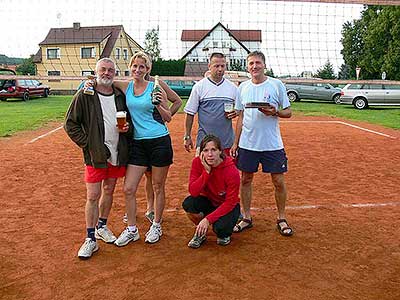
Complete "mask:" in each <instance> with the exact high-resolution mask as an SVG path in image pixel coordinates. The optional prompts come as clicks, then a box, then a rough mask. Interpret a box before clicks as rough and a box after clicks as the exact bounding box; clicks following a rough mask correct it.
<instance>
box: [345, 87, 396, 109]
mask: <svg viewBox="0 0 400 300" xmlns="http://www.w3.org/2000/svg"><path fill="white" fill-rule="evenodd" d="M340 103H341V104H352V105H354V107H355V108H357V109H364V108H367V107H368V106H369V105H388V106H389V105H400V84H394V85H393V84H371V83H369V84H354V83H351V84H347V85H346V86H345V87H344V88H343V89H342V94H341V97H340Z"/></svg>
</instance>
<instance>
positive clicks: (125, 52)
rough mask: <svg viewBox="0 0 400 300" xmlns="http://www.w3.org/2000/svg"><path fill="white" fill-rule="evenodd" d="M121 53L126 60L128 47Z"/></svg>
mask: <svg viewBox="0 0 400 300" xmlns="http://www.w3.org/2000/svg"><path fill="white" fill-rule="evenodd" d="M123 55H124V59H125V60H128V49H124V53H123Z"/></svg>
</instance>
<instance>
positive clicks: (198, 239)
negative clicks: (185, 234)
mask: <svg viewBox="0 0 400 300" xmlns="http://www.w3.org/2000/svg"><path fill="white" fill-rule="evenodd" d="M206 239H207V237H206V236H205V235H201V236H197V235H196V234H195V235H194V236H193V237H192V239H191V240H190V241H189V243H188V247H190V248H193V249H197V248H200V246H201V244H203V243H204V241H205V240H206Z"/></svg>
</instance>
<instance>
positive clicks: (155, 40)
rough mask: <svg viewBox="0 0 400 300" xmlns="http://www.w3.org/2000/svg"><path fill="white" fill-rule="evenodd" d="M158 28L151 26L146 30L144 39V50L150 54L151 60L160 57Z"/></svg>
mask: <svg viewBox="0 0 400 300" xmlns="http://www.w3.org/2000/svg"><path fill="white" fill-rule="evenodd" d="M159 34H160V30H159V28H158V26H157V29H155V28H153V29H151V30H149V31H147V32H146V35H145V41H144V51H145V52H146V53H147V54H149V55H150V56H151V59H152V60H153V61H157V60H159V59H160V58H161V57H160V52H161V49H160V37H159Z"/></svg>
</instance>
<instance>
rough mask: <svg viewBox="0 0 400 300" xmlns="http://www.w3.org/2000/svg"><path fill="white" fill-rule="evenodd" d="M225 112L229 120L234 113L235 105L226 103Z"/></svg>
mask: <svg viewBox="0 0 400 300" xmlns="http://www.w3.org/2000/svg"><path fill="white" fill-rule="evenodd" d="M224 111H225V116H226V117H227V118H228V114H230V113H231V112H233V111H234V107H233V103H232V102H227V103H224Z"/></svg>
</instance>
